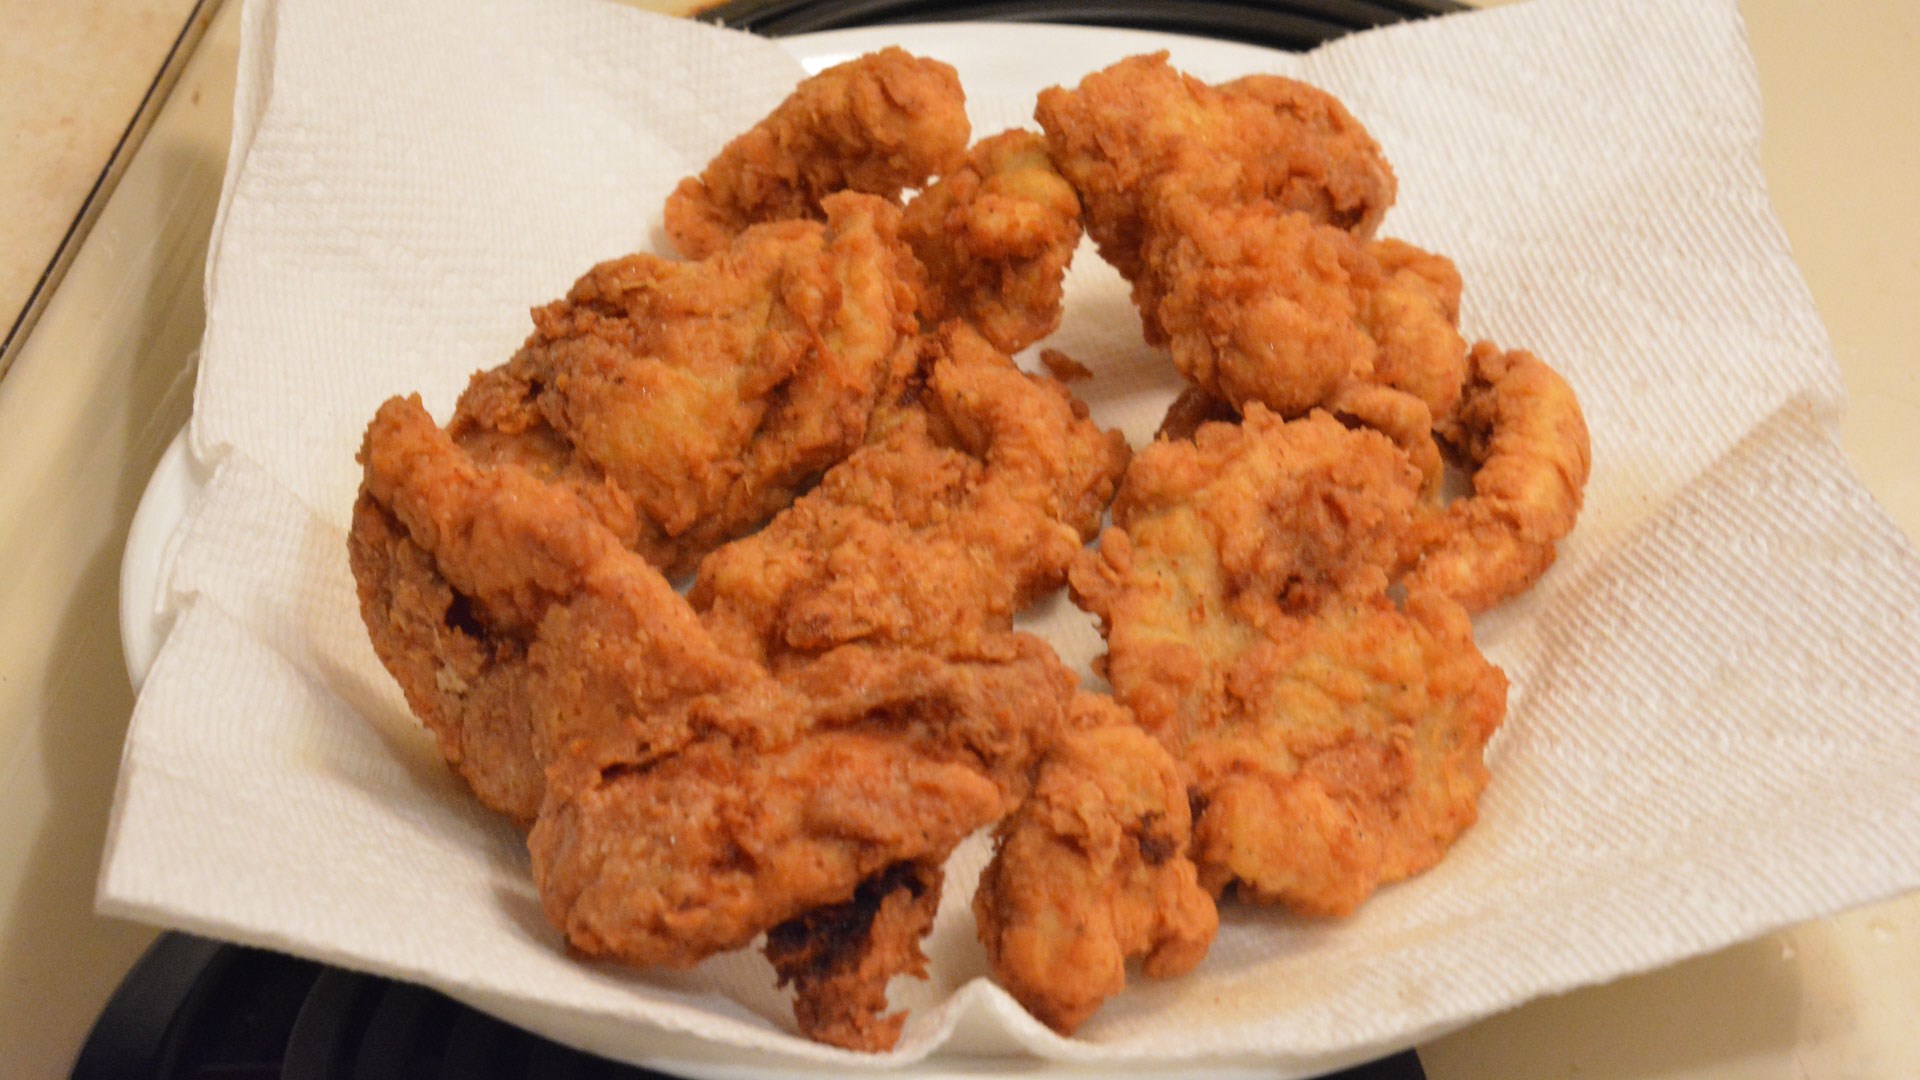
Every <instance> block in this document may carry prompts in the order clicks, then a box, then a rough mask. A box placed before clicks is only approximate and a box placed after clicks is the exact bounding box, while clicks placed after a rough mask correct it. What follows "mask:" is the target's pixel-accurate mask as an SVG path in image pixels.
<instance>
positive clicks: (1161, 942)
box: [973, 694, 1220, 1035]
mask: <svg viewBox="0 0 1920 1080" xmlns="http://www.w3.org/2000/svg"><path fill="white" fill-rule="evenodd" d="M1081 702H1082V705H1081V707H1082V708H1083V709H1086V710H1092V711H1095V712H1097V714H1098V715H1097V716H1095V717H1092V718H1085V719H1082V720H1081V722H1080V723H1081V725H1082V726H1081V727H1080V729H1079V730H1075V731H1073V732H1071V733H1069V734H1067V735H1065V736H1063V737H1062V738H1061V739H1059V740H1058V741H1057V742H1055V743H1054V744H1053V745H1052V747H1050V748H1049V750H1048V751H1047V754H1046V756H1045V757H1044V758H1043V759H1042V760H1041V763H1040V765H1039V768H1038V772H1037V777H1036V779H1035V781H1034V786H1033V793H1032V794H1031V795H1029V796H1028V797H1027V799H1026V801H1025V802H1023V803H1021V804H1020V809H1019V810H1017V811H1015V812H1014V814H1013V816H1011V817H1009V818H1008V819H1007V820H1005V821H1003V822H1002V823H1001V824H1000V826H999V827H998V828H997V829H996V830H995V850H994V857H993V861H992V862H991V863H989V864H988V865H987V869H986V871H985V872H984V873H982V875H981V877H980V885H979V888H978V889H977V891H975V893H974V895H973V911H974V918H975V922H976V924H977V926H978V932H979V935H980V941H981V943H982V944H983V945H984V946H986V950H987V959H988V960H989V962H990V963H991V964H992V966H993V975H994V978H995V979H996V980H997V981H998V982H999V983H1000V985H1002V986H1004V987H1005V988H1006V989H1007V992H1008V993H1010V994H1012V995H1013V996H1014V998H1015V1000H1017V1001H1019V1002H1020V1004H1022V1005H1024V1006H1026V1008H1027V1010H1028V1011H1029V1012H1031V1013H1033V1014H1034V1015H1035V1016H1037V1017H1039V1018H1040V1019H1041V1021H1043V1022H1044V1023H1046V1024H1047V1026H1049V1027H1051V1028H1053V1029H1054V1030H1055V1031H1058V1032H1060V1033H1061V1034H1063V1035H1071V1034H1072V1033H1073V1032H1074V1030H1075V1029H1077V1028H1078V1027H1079V1026H1080V1025H1081V1024H1083V1023H1085V1022H1086V1020H1087V1018H1088V1017H1090V1016H1092V1015H1093V1013H1094V1012H1095V1011H1096V1010H1097V1009H1099V1007H1100V1006H1101V1004H1102V1003H1104V1002H1105V1001H1106V1000H1107V999H1108V998H1110V997H1112V996H1113V995H1115V994H1117V993H1119V992H1120V991H1121V990H1123V989H1125V987H1126V981H1127V971H1126V965H1127V962H1128V961H1129V960H1131V959H1135V958H1144V960H1143V963H1142V965H1141V970H1142V972H1143V973H1145V974H1146V975H1147V976H1148V977H1150V978H1167V977H1170V976H1174V975H1180V974H1184V973H1186V972H1188V971H1191V970H1193V968H1194V967H1196V966H1197V965H1198V964H1199V963H1200V961H1201V959H1203V958H1204V957H1205V956H1206V953H1207V948H1208V947H1209V946H1210V945H1212V943H1213V938H1214V934H1215V933H1216V932H1217V931H1218V930H1219V926H1220V916H1219V912H1218V910H1217V909H1216V908H1215V906H1214V902H1213V898H1212V897H1211V896H1209V895H1208V894H1207V892H1206V890H1204V889H1202V888H1201V887H1200V884H1199V880H1198V876H1197V871H1196V870H1195V868H1194V864H1193V860H1192V858H1191V854H1190V841H1191V835H1192V819H1191V817H1190V815H1189V813H1188V808H1187V787H1186V782H1185V780H1184V778H1183V776H1182V773H1181V771H1180V767H1179V766H1178V765H1177V764H1176V763H1175V762H1174V760H1173V758H1172V757H1171V756H1169V755H1168V753H1167V751H1166V749H1165V748H1164V747H1162V746H1161V745H1160V744H1159V743H1158V742H1156V741H1155V740H1154V738H1153V737H1152V736H1150V735H1148V734H1147V733H1146V732H1144V731H1142V730H1141V729H1140V728H1138V727H1136V726H1135V725H1134V724H1133V722H1132V720H1131V718H1129V717H1128V716H1127V715H1126V713H1125V712H1124V711H1123V710H1121V709H1119V708H1117V707H1116V706H1115V705H1114V704H1113V702H1112V701H1111V700H1110V699H1108V698H1105V697H1096V696H1094V695H1091V694H1087V695H1082V699H1081Z"/></svg>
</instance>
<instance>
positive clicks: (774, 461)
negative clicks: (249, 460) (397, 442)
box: [450, 194, 917, 575]
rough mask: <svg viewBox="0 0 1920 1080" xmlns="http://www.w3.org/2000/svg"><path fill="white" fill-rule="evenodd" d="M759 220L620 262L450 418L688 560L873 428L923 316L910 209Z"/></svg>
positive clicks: (849, 209)
mask: <svg viewBox="0 0 1920 1080" xmlns="http://www.w3.org/2000/svg"><path fill="white" fill-rule="evenodd" d="M823 210H824V213H825V215H826V218H827V221H826V224H824V225H822V224H819V223H815V222H802V221H793V222H781V223H776V224H771V225H762V226H756V227H754V228H751V229H748V230H747V231H746V232H743V233H741V234H740V236H739V237H738V238H737V239H736V240H735V241H734V242H733V243H732V245H731V246H729V247H727V248H726V249H725V250H724V251H722V252H720V253H718V254H716V255H714V256H713V257H711V258H710V259H708V260H706V261H704V262H700V263H680V262H672V261H669V260H665V259H660V258H657V257H654V256H651V255H633V256H629V257H627V258H623V259H616V260H613V261H612V262H608V263H603V264H601V265H599V266H597V267H595V268H594V269H593V270H591V271H589V272H588V273H587V274H586V276H584V277H582V278H581V279H580V281H579V282H578V283H576V284H575V285H574V287H573V289H572V291H571V292H569V293H568V295H567V298H566V299H564V300H561V301H558V302H556V303H553V304H549V305H547V306H546V307H544V308H540V309H538V310H536V311H535V312H534V314H533V318H534V327H535V330H534V334H533V336H532V337H531V338H529V339H528V341H527V343H526V345H525V346H524V347H522V348H521V350H520V351H519V352H518V353H517V354H516V355H515V356H514V358H513V359H512V360H511V361H510V362H509V363H507V364H506V365H504V366H502V367H500V368H495V369H493V370H491V371H486V372H482V373H480V374H479V375H476V376H475V377H474V379H473V381H472V383H471V385H469V386H468V388H467V391H466V393H465V394H464V395H463V396H462V397H461V399H460V403H459V406H458V409H457V411H456V413H455V416H454V419H453V421H452V424H451V426H450V429H451V431H452V433H453V435H454V437H455V438H456V439H457V440H458V441H459V442H460V444H461V445H462V446H463V447H465V448H466V449H467V451H468V452H469V453H472V454H473V455H474V456H475V457H476V458H478V459H479V460H481V461H483V462H512V463H514V464H517V465H520V466H523V467H525V468H528V469H530V470H531V471H533V472H534V473H536V474H537V475H539V476H541V477H542V478H544V479H548V480H552V481H556V482H560V483H563V484H565V485H567V486H568V487H570V488H572V489H573V490H574V491H575V492H576V493H578V494H579V495H580V496H581V497H582V498H583V499H584V500H585V501H586V502H587V503H588V504H589V505H591V506H592V507H593V509H594V510H595V512H596V514H597V515H598V516H599V517H600V519H601V521H602V522H603V523H605V524H606V525H607V526H608V527H609V528H611V529H613V530H614V531H615V533H616V534H618V535H619V536H620V538H621V541H622V542H623V543H625V544H626V545H627V546H628V547H630V548H633V549H634V550H636V551H638V552H640V553H641V554H642V555H644V556H645V557H646V558H647V559H648V561H650V562H652V563H654V564H655V565H656V566H659V567H661V568H662V569H663V570H665V571H666V572H667V573H668V574H670V575H678V574H683V573H685V572H687V571H688V570H691V569H692V568H693V566H694V564H695V563H696V562H697V561H698V560H699V558H700V557H701V556H702V555H704V554H705V553H706V552H707V551H709V550H711V549H712V548H714V547H716V546H718V545H719V544H721V543H724V542H725V541H727V540H729V539H732V538H733V537H735V536H737V535H739V534H741V533H743V532H746V531H748V530H750V529H752V528H754V527H755V526H757V525H759V524H760V523H761V522H763V521H765V520H766V519H767V517H769V516H770V515H772V514H773V513H774V512H775V511H777V510H779V509H780V508H781V507H783V506H785V505H786V504H787V503H789V502H791V501H792V499H793V497H794V495H795V494H796V493H797V492H798V491H799V490H801V489H802V488H804V487H805V486H806V485H808V484H810V483H811V482H812V481H813V480H814V479H815V478H816V477H818V476H819V474H820V473H822V472H823V471H825V469H826V468H827V467H828V466H829V465H832V464H833V463H834V462H836V461H838V460H840V459H841V458H843V457H845V456H846V455H847V454H848V453H850V452H852V451H853V449H854V448H856V447H858V446H859V445H860V444H861V443H862V442H863V441H864V439H865V437H866V433H867V423H868V419H869V416H870V414H871V413H872V410H873V408H874V406H875V405H876V403H878V402H879V401H880V400H881V399H882V397H883V395H885V394H887V393H888V392H889V391H890V389H892V388H894V387H896V386H897V383H898V380H899V378H900V377H901V375H902V371H901V370H900V362H901V360H902V359H903V358H905V357H907V356H908V355H910V354H908V353H906V352H905V351H904V350H905V347H906V346H907V345H908V344H909V343H910V342H911V340H912V336H913V333H914V331H915V328H916V324H915V321H914V317H913V310H914V307H915V304H916V303H917V295H916V290H915V288H914V282H915V281H916V280H917V264H915V263H914V261H913V257H912V254H911V253H910V252H909V251H908V250H907V248H906V247H905V245H904V243H903V242H902V241H901V240H900V239H899V236H898V227H899V211H898V210H896V209H895V208H894V207H892V206H889V205H887V204H886V203H884V202H882V201H881V200H879V199H876V198H874V197H872V196H867V195H853V194H841V195H833V196H830V197H828V198H827V199H826V200H825V203H824V205H823Z"/></svg>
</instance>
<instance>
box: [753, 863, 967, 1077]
mask: <svg viewBox="0 0 1920 1080" xmlns="http://www.w3.org/2000/svg"><path fill="white" fill-rule="evenodd" d="M944 879H945V873H944V871H943V870H942V869H941V868H940V866H939V865H938V864H935V863H899V864H897V865H895V866H892V867H889V868H887V869H886V870H885V871H883V872H881V873H880V874H879V875H877V876H875V877H871V878H868V879H867V880H866V881H863V882H861V883H860V887H859V888H858V889H856V890H854V894H853V899H851V900H849V901H847V902H845V903H842V904H833V905H830V906H828V907H823V908H815V909H814V910H812V911H810V912H808V913H806V914H805V915H802V916H800V917H799V918H796V919H790V920H788V921H786V922H783V923H781V924H780V925H779V926H776V927H774V928H773V929H771V930H769V931H767V946H766V954H767V959H768V960H769V961H771V962H772V964H773V970H774V971H775V972H776V973H777V974H778V975H779V979H780V985H781V986H789V985H791V986H792V987H793V988H794V998H793V1012H794V1017H795V1019H796V1020H797V1021H798V1022H799V1025H800V1030H802V1031H804V1032H806V1033H807V1034H808V1036H809V1037H811V1038H814V1039H818V1040H819V1041H821V1042H826V1043H832V1044H833V1045H835V1046H851V1047H863V1046H869V1047H870V1046H892V1045H893V1044H894V1043H895V1042H896V1041H898V1040H899V1038H900V1028H901V1026H902V1025H904V1024H905V1023H906V1013H904V1012H895V1013H888V1012H887V984H888V983H890V982H892V981H893V978H894V977H895V976H896V975H912V976H916V977H919V978H925V977H926V974H927V955H926V953H924V952H922V951H921V949H920V942H921V939H923V938H925V937H926V936H927V932H928V931H929V930H931V929H933V917H934V914H935V913H936V912H937V911H938V910H939V908H940V886H941V883H942V882H943V880H944Z"/></svg>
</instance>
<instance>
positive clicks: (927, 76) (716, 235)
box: [666, 48, 971, 259]
mask: <svg viewBox="0 0 1920 1080" xmlns="http://www.w3.org/2000/svg"><path fill="white" fill-rule="evenodd" d="M970 132H971V128H970V126H969V125H968V123H967V113H966V98H965V96H964V94H963V93H962V91H961V89H960V77H959V76H958V75H957V74H956V73H955V72H954V70H953V68H952V67H950V66H948V65H946V64H943V63H941V62H939V61H937V60H928V59H924V58H921V57H916V56H913V55H910V54H909V53H907V52H905V51H903V50H901V49H897V48H888V49H881V50H879V51H877V52H873V53H868V54H867V55H865V56H861V57H858V58H856V59H854V60H850V61H847V62H846V63H844V64H839V65H836V66H834V67H830V68H828V69H826V70H825V71H822V72H821V73H819V74H818V75H815V76H813V77H811V78H809V79H806V80H803V81H802V82H801V83H800V85H799V86H798V87H797V88H795V90H794V92H793V93H792V94H791V95H790V96H788V98H787V99H786V100H785V101H783V102H782V103H781V104H780V105H779V107H777V108H776V109H774V111H773V112H772V113H771V114H770V115H768V116H767V117H766V119H764V120H762V121H760V122H759V123H758V124H756V125H754V126H753V127H752V128H750V129H748V130H747V131H746V132H745V133H744V134H742V135H741V136H739V137H738V138H736V139H734V140H733V141H732V142H731V143H728V144H727V146H726V148H725V149H724V150H722V151H721V152H720V154H719V156H717V157H715V158H714V159H713V161H712V162H711V163H710V164H708V165H707V167H706V169H705V170H704V171H702V172H701V174H700V175H699V176H698V177H688V178H687V179H685V180H683V181H681V182H680V186H679V187H678V188H677V189H675V191H674V192H673V194H672V195H671V196H670V197H669V198H668V199H667V206H666V225H667V235H668V237H669V238H670V239H671V240H672V241H673V245H674V247H675V248H676V249H678V250H679V251H680V253H681V254H682V255H685V256H687V257H688V258H694V259H698V258H704V257H706V256H708V255H711V254H713V253H714V252H717V251H720V250H722V249H723V248H725V247H726V246H727V243H728V241H729V240H731V239H732V238H733V237H734V236H735V235H737V234H738V233H740V232H742V231H743V230H745V229H746V228H747V227H748V226H751V225H755V224H758V223H761V222H768V221H785V220H791V219H807V218H815V219H817V218H821V217H823V214H822V211H821V207H822V204H823V202H824V200H825V199H826V197H827V196H828V195H831V194H833V193H834V192H837V191H857V192H863V193H865V194H869V195H875V196H878V197H880V198H883V199H886V200H888V201H889V202H896V203H897V202H898V201H899V197H900V193H901V191H902V190H904V189H906V188H916V187H920V186H922V185H924V184H925V183H926V182H927V181H928V180H929V179H931V178H932V177H935V176H939V175H941V174H944V173H946V172H949V171H951V170H953V169H955V168H957V167H958V166H959V165H960V162H961V160H962V159H963V158H964V157H965V156H966V151H967V137H968V135H969V134H970Z"/></svg>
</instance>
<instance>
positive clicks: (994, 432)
mask: <svg viewBox="0 0 1920 1080" xmlns="http://www.w3.org/2000/svg"><path fill="white" fill-rule="evenodd" d="M922 370H923V372H924V377H923V378H920V379H917V380H915V381H914V383H913V385H912V386H911V388H910V391H911V392H910V399H909V400H907V401H906V402H904V403H899V404H896V405H893V406H890V407H887V408H884V409H883V410H882V412H881V415H880V417H879V418H878V419H876V421H875V429H876V430H875V433H874V436H873V439H872V441H871V442H870V443H869V444H868V445H867V446H865V447H863V448H862V449H861V450H859V451H858V452H856V453H855V454H853V455H852V456H851V457H849V458H848V459H847V460H846V461H844V462H842V463H841V464H840V465H838V466H836V467H835V468H834V469H832V470H831V471H829V472H828V473H827V474H826V476H825V477H824V478H823V479H822V481H821V483H820V486H819V487H818V488H816V489H815V490H814V491H813V492H811V493H809V494H808V495H806V496H805V497H803V498H801V499H800V500H799V501H797V502H796V503H795V504H794V505H793V506H792V507H790V508H789V509H788V510H786V511H785V512H783V513H782V514H780V515H779V516H778V517H776V518H775V519H774V520H773V521H772V522H771V523H769V524H768V526H767V527H766V528H765V529H762V530H761V531H760V532H758V533H756V534H754V535H753V536H750V537H747V538H745V539H743V540H740V541H737V542H735V543H733V544H730V545H728V546H727V547H725V548H722V549H720V550H719V551H716V552H715V553H714V554H713V555H711V556H709V557H708V559H707V560H706V561H705V562H704V563H702V564H701V567H700V573H699V576H698V579H697V580H696V582H695V584H694V587H693V591H692V592H691V594H690V598H691V600H692V601H693V604H694V606H695V607H696V608H697V609H699V610H700V611H701V612H702V613H703V615H704V617H705V620H706V623H707V625H708V626H709V627H710V628H711V629H712V631H713V633H714V635H715V636H716V637H717V638H718V639H720V640H721V641H724V642H726V643H727V644H728V647H729V648H731V649H734V650H735V651H737V652H739V653H740V654H741V655H755V656H760V657H763V658H766V659H768V660H769V662H771V663H774V664H776V665H778V664H780V663H781V662H782V660H781V657H783V656H787V655H803V656H804V655H807V654H816V653H819V652H821V651H824V650H825V649H828V648H831V647H833V646H835V645H839V644H843V643H846V642H853V641H864V642H872V643H887V644H896V645H912V646H915V647H919V648H927V649H931V650H934V651H937V652H940V653H942V654H943V655H972V654H974V653H975V652H977V651H978V649H979V648H980V647H981V646H980V643H981V642H989V641H992V640H993V639H995V638H996V637H997V636H998V635H1000V634H1002V633H1004V632H1005V630H1006V629H1007V628H1008V627H1009V626H1010V625H1011V623H1012V619H1013V616H1014V614H1015V613H1017V612H1018V611H1019V610H1020V609H1021V608H1024V607H1026V606H1027V605H1028V604H1030V603H1032V602H1033V601H1034V600H1035V599H1037V598H1039V597H1040V596H1042V595H1044V594H1046V593H1048V592H1052V591H1053V590H1055V589H1057V588H1059V587H1060V585H1061V584H1062V582H1064V581H1065V578H1066V568H1067V564H1068V563H1069V562H1070V561H1071V560H1072V559H1073V557H1074V555H1075V554H1076V553H1077V552H1078V551H1079V550H1080V548H1081V545H1082V544H1083V543H1084V542H1085V541H1086V540H1088V539H1090V538H1091V537H1092V536H1093V534H1094V532H1095V530H1096V529H1097V528H1098V527H1099V522H1100V516H1101V513H1102V512H1103V511H1104V510H1105V508H1106V505H1107V502H1108V501H1109V499H1110V498H1111V497H1112V494H1113V491H1114V488H1115V487H1116V485H1117V484H1118V482H1119V478H1120V474H1121V472H1122V470H1123V469H1124V468H1125V467H1126V462H1127V456H1128V451H1127V446H1126V443H1125V441H1124V440H1123V439H1122V438H1121V437H1120V435H1119V433H1117V432H1111V431H1103V430H1101V429H1100V428H1099V427H1098V426H1097V425H1095V424H1094V423H1093V422H1091V421H1090V420H1088V419H1087V418H1086V411H1085V408H1084V406H1082V405H1081V404H1080V403H1079V402H1078V401H1077V400H1075V399H1074V398H1073V397H1072V395H1071V394H1069V393H1068V392H1067V391H1066V390H1065V388H1064V387H1062V386H1061V385H1060V384H1059V383H1058V382H1057V381H1055V380H1052V379H1048V378H1044V377H1041V376H1035V375H1029V374H1026V373H1023V372H1021V371H1020V370H1019V369H1018V368H1016V367H1014V366H1013V363H1012V361H1010V360H1009V359H1007V357H1006V356H1004V355H1002V354H1001V353H999V352H998V351H996V350H995V349H994V348H993V347H992V346H991V345H989V344H988V343H987V342H986V341H985V340H983V339H982V338H981V337H980V336H979V335H978V334H977V333H975V332H974V331H973V330H971V329H970V328H968V327H967V326H965V325H964V324H951V325H950V326H949V327H948V328H947V329H946V331H945V332H944V333H943V334H942V335H941V336H940V337H938V338H937V339H930V340H928V341H927V342H926V343H925V352H924V355H923V358H922Z"/></svg>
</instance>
